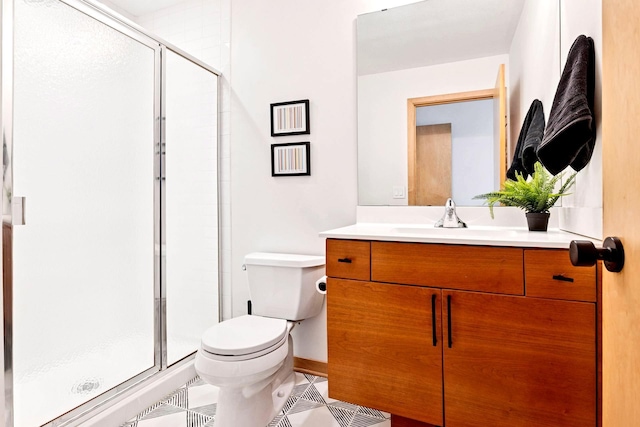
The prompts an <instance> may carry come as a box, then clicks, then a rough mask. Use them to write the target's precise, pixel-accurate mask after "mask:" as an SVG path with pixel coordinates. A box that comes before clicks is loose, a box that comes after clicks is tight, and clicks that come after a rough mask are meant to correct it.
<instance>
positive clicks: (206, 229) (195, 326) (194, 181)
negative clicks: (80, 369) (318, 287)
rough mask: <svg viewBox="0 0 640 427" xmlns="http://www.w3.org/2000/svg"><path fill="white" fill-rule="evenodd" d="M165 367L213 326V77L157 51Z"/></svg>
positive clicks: (215, 317) (187, 351)
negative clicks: (161, 97) (162, 120)
mask: <svg viewBox="0 0 640 427" xmlns="http://www.w3.org/2000/svg"><path fill="white" fill-rule="evenodd" d="M163 55H164V65H165V67H164V70H165V72H164V76H165V79H164V81H165V83H164V85H165V94H166V96H165V101H164V103H165V116H166V125H165V137H166V161H165V165H166V168H165V169H166V170H165V175H166V180H165V181H163V182H164V184H165V193H164V198H163V199H164V203H165V206H166V215H165V225H166V232H165V233H164V239H165V243H166V248H167V251H166V264H165V265H166V268H165V273H166V274H165V278H166V294H165V295H166V325H167V326H166V327H167V347H166V352H167V365H172V364H174V363H175V362H177V361H179V360H180V359H182V358H184V357H186V356H188V355H189V354H191V353H193V352H194V351H196V350H198V348H199V347H200V338H201V337H202V334H203V333H204V331H205V330H206V329H207V328H209V327H210V326H212V325H213V324H214V323H217V322H218V319H219V310H218V305H219V301H218V237H219V236H218V171H217V164H218V151H217V137H216V136H217V133H218V130H217V120H216V118H217V116H218V109H217V108H218V104H217V100H218V96H217V90H218V77H217V76H216V75H215V74H213V73H212V72H210V71H208V70H206V69H204V68H202V67H200V66H198V65H197V64H195V63H194V62H191V61H190V60H188V59H186V58H184V57H182V56H180V55H178V54H176V53H174V52H172V51H171V50H169V49H166V50H164V51H163Z"/></svg>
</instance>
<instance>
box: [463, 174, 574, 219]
mask: <svg viewBox="0 0 640 427" xmlns="http://www.w3.org/2000/svg"><path fill="white" fill-rule="evenodd" d="M562 175H563V174H558V175H556V176H552V175H551V174H550V173H549V172H548V171H547V170H546V169H545V168H544V167H543V166H542V164H541V163H540V162H536V164H535V165H534V171H533V174H532V175H531V177H530V178H529V179H528V180H526V179H524V177H523V176H522V174H521V173H519V172H516V179H515V180H511V179H507V180H506V181H505V182H504V189H503V190H500V191H493V192H490V193H485V194H479V195H477V196H475V197H474V199H483V200H486V203H487V205H488V206H489V212H490V213H491V218H494V212H493V207H494V206H495V205H496V204H497V203H500V204H501V205H502V206H515V207H517V208H520V209H523V210H524V211H526V212H537V213H541V212H549V209H551V208H552V207H553V206H554V205H555V204H556V202H557V201H558V199H559V198H560V197H563V196H567V195H569V194H571V193H567V190H568V189H569V188H571V186H572V185H573V184H574V183H575V177H576V173H573V174H571V175H570V176H569V178H567V180H566V181H565V182H564V183H563V184H562V186H561V187H560V189H559V190H558V191H557V192H554V189H555V187H556V185H557V184H558V182H559V181H560V179H561V178H562Z"/></svg>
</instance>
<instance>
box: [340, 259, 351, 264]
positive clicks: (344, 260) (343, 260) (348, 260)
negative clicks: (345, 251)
mask: <svg viewBox="0 0 640 427" xmlns="http://www.w3.org/2000/svg"><path fill="white" fill-rule="evenodd" d="M338 262H346V263H347V264H351V259H349V258H338Z"/></svg>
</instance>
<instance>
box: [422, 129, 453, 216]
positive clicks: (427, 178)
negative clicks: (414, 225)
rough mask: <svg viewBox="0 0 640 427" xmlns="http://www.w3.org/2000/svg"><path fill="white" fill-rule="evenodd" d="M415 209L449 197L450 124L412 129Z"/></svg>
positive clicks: (440, 201) (437, 203)
mask: <svg viewBox="0 0 640 427" xmlns="http://www.w3.org/2000/svg"><path fill="white" fill-rule="evenodd" d="M415 188H416V205H418V206H434V205H435V206H443V205H444V204H445V202H446V201H447V199H448V198H449V197H451V123H444V124H438V125H424V126H416V183H415Z"/></svg>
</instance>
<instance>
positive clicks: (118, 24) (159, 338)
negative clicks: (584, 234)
mask: <svg viewBox="0 0 640 427" xmlns="http://www.w3.org/2000/svg"><path fill="white" fill-rule="evenodd" d="M14 1H15V0H0V23H1V24H2V28H1V30H0V31H1V33H0V58H1V61H0V137H1V138H2V141H3V142H4V143H6V145H7V148H8V153H9V162H8V168H7V172H8V173H9V174H10V176H11V179H10V180H9V181H10V184H9V186H8V187H7V189H8V190H10V191H11V194H13V167H12V165H13V42H14V38H13V30H14V14H13V12H14ZM57 1H59V2H61V3H64V4H65V5H67V6H69V7H71V8H74V9H76V10H78V11H80V12H82V13H84V14H85V15H88V16H89V17H91V18H93V19H95V20H97V21H99V22H100V23H102V24H104V25H106V26H108V27H110V28H112V29H113V30H115V31H118V32H120V33H122V34H124V35H126V36H128V37H130V38H132V39H134V40H135V41H137V42H139V43H141V44H143V45H145V46H147V47H149V48H151V49H152V50H153V51H154V74H155V76H154V87H155V90H154V122H155V123H154V167H153V168H154V366H153V367H151V368H149V369H147V370H145V371H143V372H140V373H138V374H137V375H136V376H134V377H132V378H129V379H128V380H126V381H124V382H123V383H121V384H119V385H118V386H116V387H114V388H112V389H110V390H108V391H106V392H104V393H102V394H100V395H99V396H97V397H95V398H93V399H91V400H89V401H87V402H85V403H84V404H81V405H80V406H78V407H76V408H74V409H73V410H71V411H69V412H67V413H65V414H62V415H61V416H59V417H58V418H56V419H54V420H51V421H50V422H48V423H47V424H44V426H47V427H49V426H51V427H53V426H65V425H73V424H74V422H75V421H77V420H78V419H80V418H81V417H82V418H84V417H86V416H87V414H91V413H92V412H94V411H96V410H99V409H101V408H104V407H106V406H108V405H109V403H110V401H112V400H113V399H114V398H115V397H117V396H118V395H120V394H121V392H123V391H125V390H128V389H131V388H132V387H134V386H136V385H139V384H141V383H143V382H144V383H146V382H148V381H152V380H153V376H154V375H155V374H157V373H159V372H162V371H164V370H166V369H167V368H169V366H168V365H167V323H166V318H167V316H166V274H165V271H166V267H165V265H166V263H165V251H164V249H163V247H164V244H163V240H164V236H165V235H166V221H165V214H166V209H165V208H166V205H165V203H166V200H165V199H166V197H165V191H166V186H165V185H163V184H162V183H163V181H164V179H165V170H164V165H165V147H166V117H165V112H166V104H165V103H166V99H165V98H166V97H165V96H164V95H165V93H166V52H167V50H170V51H172V52H173V53H175V54H177V55H180V56H181V57H183V58H184V59H186V60H188V61H190V62H192V63H193V64H195V65H197V66H199V67H201V68H203V69H205V70H206V71H208V72H210V73H212V74H214V75H215V76H216V78H217V88H216V89H217V91H216V97H217V100H216V105H217V109H216V118H215V120H216V141H215V142H216V152H217V162H218V164H217V167H216V171H217V179H216V185H217V194H216V197H217V206H218V207H219V206H220V201H221V200H220V119H219V111H220V77H221V73H220V72H219V71H218V70H216V69H215V68H213V67H211V66H209V65H207V64H206V63H204V62H202V61H200V60H199V59H197V58H195V57H193V56H192V55H190V54H188V53H186V52H184V51H183V50H181V49H180V48H178V47H176V46H174V45H172V44H171V43H168V42H166V41H165V40H163V39H161V38H159V37H157V36H156V35H154V34H152V33H151V32H149V31H147V30H146V29H144V28H143V27H141V26H139V25H138V24H136V23H134V22H132V21H130V20H129V19H126V18H124V17H122V16H120V15H119V14H117V13H115V12H113V11H111V10H110V9H108V8H107V7H106V6H103V5H102V4H100V3H97V2H96V1H94V0H57ZM0 183H1V184H2V187H3V188H4V186H5V177H4V174H2V176H1V177H0ZM1 197H2V203H4V195H2V196H1ZM2 212H4V207H3V209H2ZM13 220H14V218H13V213H12V209H11V207H9V209H8V213H7V214H6V215H5V214H3V219H2V224H3V232H2V245H0V257H1V258H2V276H1V277H0V280H2V292H1V293H0V303H1V305H2V310H3V311H2V316H0V322H1V324H0V327H1V328H2V330H3V338H4V349H3V350H4V351H3V353H0V363H2V365H3V367H4V376H3V383H4V384H3V385H4V387H0V393H2V395H0V400H1V401H2V402H3V403H4V405H3V407H2V408H0V420H4V426H5V427H13V426H14V410H13V403H14V402H13V395H14V384H13V327H12V323H13V318H12V311H13V301H12V296H13V270H12V259H5V256H4V254H5V252H6V251H7V250H8V251H12V248H13V225H14V224H13ZM220 222H221V218H220V215H218V230H220V225H221V224H220ZM5 225H6V226H7V227H8V230H9V232H8V233H6V235H5V231H4V227H5ZM220 246H221V238H220V234H219V233H218V259H217V265H218V269H217V271H218V274H217V275H218V277H217V283H218V289H217V294H218V321H220V318H221V313H222V310H221V309H220V308H221V301H220V283H221V281H220V279H221V273H220V266H221V261H220V256H221V251H220ZM9 253H11V252H9ZM193 357H194V355H193V354H191V355H189V356H187V357H185V358H184V359H182V360H180V361H178V362H176V363H174V364H172V365H171V367H176V368H177V367H179V366H180V365H182V364H184V363H187V362H189V361H191V360H193Z"/></svg>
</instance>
